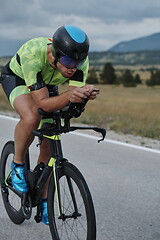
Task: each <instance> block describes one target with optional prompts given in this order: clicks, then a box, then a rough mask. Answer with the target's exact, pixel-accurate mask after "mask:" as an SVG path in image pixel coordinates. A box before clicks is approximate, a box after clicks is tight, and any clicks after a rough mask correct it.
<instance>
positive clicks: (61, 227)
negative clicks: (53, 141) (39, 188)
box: [48, 162, 96, 240]
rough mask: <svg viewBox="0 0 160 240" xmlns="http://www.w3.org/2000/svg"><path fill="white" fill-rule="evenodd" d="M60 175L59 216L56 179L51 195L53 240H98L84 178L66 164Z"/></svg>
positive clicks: (49, 196) (52, 179) (50, 222)
mask: <svg viewBox="0 0 160 240" xmlns="http://www.w3.org/2000/svg"><path fill="white" fill-rule="evenodd" d="M60 172H61V173H60V176H59V184H60V196H61V207H62V216H59V210H58V209H59V208H58V206H57V200H56V197H57V194H56V188H55V184H54V177H53V176H52V178H51V180H50V184H49V192H48V212H49V226H50V230H51V234H52V238H53V239H54V240H62V239H63V240H75V239H79V240H95V239H96V220H95V212H94V206H93V201H92V197H91V194H90V191H89V189H88V186H87V184H86V181H85V179H84V178H83V176H82V174H81V173H80V171H79V170H78V169H77V168H76V167H75V166H73V165H72V164H70V163H67V162H66V163H63V164H62V170H61V171H60ZM72 190H73V195H74V197H75V202H76V204H75V203H74V197H73V196H71V195H72V194H71V192H72ZM75 206H76V207H75Z"/></svg>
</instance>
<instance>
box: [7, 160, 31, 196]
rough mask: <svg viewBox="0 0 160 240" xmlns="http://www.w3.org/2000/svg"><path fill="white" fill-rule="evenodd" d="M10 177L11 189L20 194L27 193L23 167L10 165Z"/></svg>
mask: <svg viewBox="0 0 160 240" xmlns="http://www.w3.org/2000/svg"><path fill="white" fill-rule="evenodd" d="M11 170H12V172H11V176H12V178H11V179H12V185H13V187H14V188H15V189H16V190H17V191H19V192H22V193H26V192H28V185H27V182H26V178H25V169H24V165H20V164H16V163H14V162H12V163H11Z"/></svg>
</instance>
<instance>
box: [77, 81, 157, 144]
mask: <svg viewBox="0 0 160 240" xmlns="http://www.w3.org/2000/svg"><path fill="white" fill-rule="evenodd" d="M97 87H98V88H100V89H101V93H100V95H99V96H98V98H97V100H95V101H90V102H89V104H88V105H87V107H86V111H85V112H84V114H83V115H82V116H81V119H80V121H81V122H82V123H85V124H92V125H98V126H102V127H105V128H108V129H111V130H114V131H116V132H122V133H125V134H133V135H140V136H143V137H149V138H155V139H160V107H159V105H160V87H155V88H149V87H146V86H139V87H136V88H124V87H122V86H107V85H100V86H97ZM77 120H78V121H79V119H77Z"/></svg>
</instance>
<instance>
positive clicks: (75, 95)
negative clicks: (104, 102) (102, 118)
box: [70, 85, 99, 103]
mask: <svg viewBox="0 0 160 240" xmlns="http://www.w3.org/2000/svg"><path fill="white" fill-rule="evenodd" d="M97 94H99V90H98V89H95V87H94V86H93V85H86V86H84V87H75V88H71V90H70V102H73V103H80V102H82V101H83V99H92V100H93V99H95V98H96V96H97Z"/></svg>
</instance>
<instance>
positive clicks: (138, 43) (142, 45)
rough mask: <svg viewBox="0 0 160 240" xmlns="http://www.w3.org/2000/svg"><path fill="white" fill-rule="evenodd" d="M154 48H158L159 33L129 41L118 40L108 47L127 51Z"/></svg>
mask: <svg viewBox="0 0 160 240" xmlns="http://www.w3.org/2000/svg"><path fill="white" fill-rule="evenodd" d="M154 50H160V33H155V34H152V35H149V36H146V37H142V38H137V39H133V40H131V41H125V42H120V43H118V44H116V45H115V46H113V47H112V48H110V49H109V50H108V51H110V52H121V53H127V52H138V51H154Z"/></svg>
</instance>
